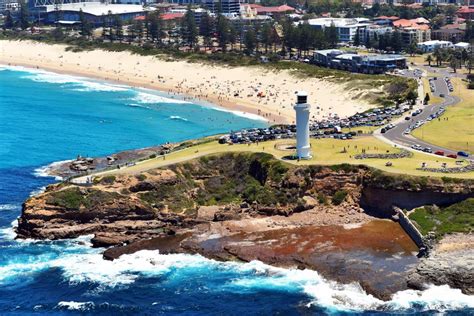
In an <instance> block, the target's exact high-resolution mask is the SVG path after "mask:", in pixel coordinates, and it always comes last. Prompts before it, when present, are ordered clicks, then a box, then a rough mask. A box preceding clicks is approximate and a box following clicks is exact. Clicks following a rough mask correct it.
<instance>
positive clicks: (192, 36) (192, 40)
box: [181, 6, 198, 48]
mask: <svg viewBox="0 0 474 316" xmlns="http://www.w3.org/2000/svg"><path fill="white" fill-rule="evenodd" d="M197 35H198V33H197V28H196V21H195V20H194V12H193V11H192V10H191V6H188V9H187V10H186V14H185V15H184V18H183V20H182V22H181V37H182V39H183V40H184V41H185V42H186V43H187V44H188V45H189V47H190V48H193V47H194V45H195V44H196V42H197Z"/></svg>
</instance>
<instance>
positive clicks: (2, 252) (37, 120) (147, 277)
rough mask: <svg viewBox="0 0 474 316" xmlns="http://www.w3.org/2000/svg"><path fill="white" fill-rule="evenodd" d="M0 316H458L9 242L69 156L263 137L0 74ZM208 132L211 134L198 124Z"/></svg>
mask: <svg viewBox="0 0 474 316" xmlns="http://www.w3.org/2000/svg"><path fill="white" fill-rule="evenodd" d="M0 69H1V70H2V71H0V314H2V315H4V314H16V315H17V314H20V315H30V314H48V315H51V314H58V315H63V314H84V313H90V314H104V315H110V314H133V315H136V314H166V315H178V314H179V315H183V314H185V315H209V314H228V315H243V314H246V315H254V314H260V315H267V314H275V313H280V314H285V315H293V314H351V315H353V314H356V315H357V314H373V313H389V314H420V313H422V314H436V313H439V312H443V313H446V314H451V313H452V314H469V313H473V312H474V301H473V298H472V297H471V296H467V295H464V294H462V293H461V292H460V291H459V290H456V289H450V288H449V287H447V286H431V287H430V288H429V289H427V290H425V291H414V290H407V291H402V292H398V293H396V294H395V295H394V296H393V298H392V299H391V300H390V301H388V302H384V301H381V300H379V299H377V298H375V297H373V296H371V295H368V294H367V293H365V292H364V290H363V289H362V288H361V287H360V285H358V284H339V283H337V282H334V281H329V280H326V279H324V278H323V277H321V276H320V275H319V274H318V273H317V271H311V270H296V269H294V270H293V269H282V268H276V267H272V266H269V265H266V264H263V263H261V262H258V261H253V262H249V263H236V262H217V261H214V260H209V259H206V258H204V257H202V256H199V255H187V254H172V255H162V254H160V253H159V252H158V251H140V252H137V253H134V254H131V255H124V256H122V257H121V258H120V259H117V260H115V261H113V262H112V261H105V260H103V259H102V254H101V253H102V251H103V249H97V248H91V247H90V239H91V237H92V236H83V237H81V238H77V239H74V240H59V241H37V240H15V232H14V227H15V225H16V218H17V217H18V216H19V214H20V212H21V203H22V202H23V201H24V200H25V199H27V198H28V197H29V196H30V195H31V194H37V193H39V192H41V191H42V190H44V189H45V187H46V186H47V185H48V184H50V183H54V182H55V181H57V179H54V178H50V177H47V170H48V166H50V164H51V163H54V162H55V161H62V160H67V159H71V158H74V157H75V156H76V155H77V154H88V155H105V154H110V153H113V152H116V151H119V150H125V149H131V148H139V147H145V146H150V145H156V144H160V143H164V142H166V141H181V140H185V139H191V138H197V137H202V136H206V135H211V134H215V133H222V132H226V131H228V130H230V129H239V128H247V127H258V126H265V124H266V123H265V122H264V121H262V120H259V119H253V117H250V118H249V117H247V116H242V115H239V114H238V113H231V112H226V111H221V110H220V109H216V108H213V107H212V106H207V105H205V104H194V103H192V102H189V101H185V100H183V99H179V98H178V97H177V96H172V95H167V94H165V93H160V92H155V91H151V90H146V89H136V88H130V87H127V86H121V85H115V84H111V83H106V82H99V81H94V80H90V79H87V78H81V77H75V76H68V75H62V74H55V73H51V72H46V71H42V70H36V69H35V70H32V69H26V68H21V67H8V66H3V67H1V68H0ZM210 123H212V124H210Z"/></svg>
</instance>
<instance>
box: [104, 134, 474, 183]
mask: <svg viewBox="0 0 474 316" xmlns="http://www.w3.org/2000/svg"><path fill="white" fill-rule="evenodd" d="M294 142H295V141H294V140H291V139H288V140H276V141H269V142H263V143H260V144H258V145H257V144H251V145H245V144H241V145H221V144H218V143H217V141H211V142H206V143H201V144H199V145H196V146H191V147H188V148H185V149H183V150H180V151H176V152H173V153H170V154H168V155H166V158H163V157H156V158H153V159H148V160H145V161H142V162H139V163H137V164H136V165H135V166H132V167H128V168H122V169H120V170H118V169H113V170H110V171H106V172H101V173H99V174H98V175H106V174H115V173H132V174H138V173H140V172H143V171H147V170H150V169H155V168H159V167H164V166H167V165H170V164H175V163H179V162H184V161H187V160H191V159H194V158H198V157H202V156H206V155H212V154H218V153H225V152H265V153H268V154H271V155H273V156H274V157H276V158H277V159H283V157H285V156H290V155H293V154H294V150H283V149H281V148H282V146H281V145H282V144H294ZM311 146H312V153H313V157H312V158H311V159H310V160H301V161H299V162H298V161H296V160H285V161H287V162H288V163H291V164H295V165H337V164H343V163H347V164H352V165H360V164H363V165H367V166H370V167H374V168H377V169H380V170H383V171H386V172H390V173H396V174H409V175H416V176H432V177H443V176H447V174H443V173H432V172H425V171H421V170H416V168H418V167H420V166H421V164H422V162H425V163H427V165H428V166H431V167H441V164H442V163H443V162H445V163H447V164H448V167H454V166H455V161H454V159H451V158H444V157H438V156H434V155H427V154H424V153H421V152H414V153H413V156H412V157H409V158H403V159H393V160H391V162H392V166H390V167H388V166H386V165H385V164H386V163H387V161H388V160H387V159H364V160H359V159H355V158H354V156H355V155H356V154H360V153H361V151H362V150H363V149H364V150H365V151H366V153H386V152H392V153H394V152H398V150H399V149H397V148H394V147H392V146H391V145H388V144H386V143H384V142H382V141H380V140H378V139H377V138H375V137H373V136H363V137H356V138H355V139H352V140H337V139H332V138H324V139H311ZM448 176H449V177H453V178H463V179H474V172H469V173H459V174H454V173H453V174H449V175H448Z"/></svg>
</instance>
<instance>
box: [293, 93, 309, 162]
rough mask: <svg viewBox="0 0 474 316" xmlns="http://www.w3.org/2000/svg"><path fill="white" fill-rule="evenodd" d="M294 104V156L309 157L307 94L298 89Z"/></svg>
mask: <svg viewBox="0 0 474 316" xmlns="http://www.w3.org/2000/svg"><path fill="white" fill-rule="evenodd" d="M296 97H297V100H296V104H295V106H294V109H295V111H296V156H297V157H298V159H310V158H311V145H310V143H309V108H310V106H309V104H308V103H307V101H308V94H307V93H306V92H305V91H299V92H298V93H297V94H296Z"/></svg>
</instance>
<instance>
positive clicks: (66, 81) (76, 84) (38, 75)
mask: <svg viewBox="0 0 474 316" xmlns="http://www.w3.org/2000/svg"><path fill="white" fill-rule="evenodd" d="M27 71H28V75H25V76H24V77H23V78H24V79H30V80H33V81H36V82H46V83H54V84H60V85H62V86H63V87H70V88H71V89H73V90H76V91H84V92H87V91H99V92H100V91H112V92H114V91H126V90H129V89H130V87H127V86H121V85H117V84H111V83H107V82H99V81H94V80H91V79H87V78H84V77H79V76H71V75H64V74H58V73H54V72H48V71H44V70H27Z"/></svg>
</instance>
